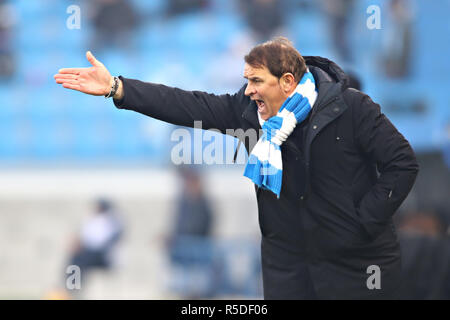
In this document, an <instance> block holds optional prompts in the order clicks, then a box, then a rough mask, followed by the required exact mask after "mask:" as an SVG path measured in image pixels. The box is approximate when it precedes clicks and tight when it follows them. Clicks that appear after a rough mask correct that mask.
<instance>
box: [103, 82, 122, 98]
mask: <svg viewBox="0 0 450 320" xmlns="http://www.w3.org/2000/svg"><path fill="white" fill-rule="evenodd" d="M113 80H114V81H113V84H112V85H111V90H110V91H109V93H108V94H105V98H111V97H114V95H115V94H116V92H117V89H118V88H119V78H118V77H114V78H113Z"/></svg>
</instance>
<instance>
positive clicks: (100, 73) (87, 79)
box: [54, 52, 111, 96]
mask: <svg viewBox="0 0 450 320" xmlns="http://www.w3.org/2000/svg"><path fill="white" fill-rule="evenodd" d="M86 57H87V59H88V60H89V62H90V63H91V64H92V67H90V68H64V69H60V70H59V72H58V74H55V76H54V78H55V80H56V83H59V84H62V85H63V87H64V88H68V89H73V90H77V91H80V92H83V93H87V94H91V95H95V96H100V95H105V94H108V93H109V91H110V88H111V74H110V73H109V71H108V69H106V67H105V66H104V65H103V64H102V63H101V62H100V61H98V60H97V59H95V57H94V56H93V55H92V53H90V52H88V53H87V54H86Z"/></svg>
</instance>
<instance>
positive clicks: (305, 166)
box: [115, 57, 418, 299]
mask: <svg viewBox="0 0 450 320" xmlns="http://www.w3.org/2000/svg"><path fill="white" fill-rule="evenodd" d="M305 61H306V63H307V65H308V67H309V69H310V71H311V72H312V74H313V76H314V78H315V80H316V85H317V87H318V90H319V94H318V97H317V100H316V103H315V104H314V106H313V109H312V111H311V114H310V115H309V116H308V118H307V119H306V120H305V121H304V122H302V123H301V124H298V125H297V127H296V128H295V129H294V131H293V132H292V134H291V135H290V136H289V138H288V139H287V140H286V142H285V143H283V145H282V146H281V150H282V157H283V185H282V190H281V195H280V199H277V198H276V196H275V195H274V194H273V193H271V192H270V191H266V190H263V189H257V190H256V194H257V199H258V213H259V223H260V228H261V232H262V244H261V250H262V268H263V284H264V296H265V298H266V299H302V298H316V297H317V298H320V299H342V298H356V299H365V298H389V297H391V295H392V294H393V292H394V291H395V290H396V288H397V287H398V285H399V280H400V274H399V273H400V270H401V259H400V250H399V243H398V239H397V235H396V233H395V229H394V226H393V223H392V215H393V214H394V212H395V211H396V209H397V208H398V207H399V206H400V204H401V203H402V201H403V200H404V199H405V197H406V196H407V195H408V193H409V191H410V189H411V187H412V185H413V183H414V180H415V178H416V175H417V172H418V164H417V162H416V159H415V155H414V152H413V150H412V149H411V147H410V145H409V143H408V141H407V140H406V139H405V138H404V137H403V136H402V135H401V134H400V133H399V132H398V131H397V130H396V128H395V127H394V126H393V125H392V124H391V122H390V121H389V120H388V119H387V118H386V117H385V116H384V115H383V114H382V113H381V112H380V107H379V105H378V104H376V103H374V102H373V101H372V100H371V99H370V97H368V96H367V95H365V94H363V93H361V92H359V91H357V90H355V89H348V84H347V83H348V78H347V76H346V75H345V74H344V72H343V71H342V70H341V69H340V68H339V67H338V66H337V65H336V64H335V63H333V62H331V61H330V60H328V59H325V58H321V57H305ZM121 79H122V81H123V86H124V92H125V96H124V98H123V99H122V100H121V101H115V105H116V106H117V107H118V108H123V109H130V110H134V111H137V112H140V113H143V114H145V115H148V116H151V117H153V118H156V119H160V120H163V121H166V122H169V123H173V124H177V125H183V126H191V127H192V126H193V123H194V120H202V126H203V128H204V129H210V128H216V129H219V130H220V131H221V132H223V133H225V131H226V129H239V128H241V129H243V130H247V129H249V128H253V129H256V130H258V129H260V125H259V122H258V117H257V107H256V104H255V103H254V102H253V101H251V100H250V99H249V97H246V96H245V95H244V91H245V87H246V86H244V87H243V88H241V90H240V91H239V92H237V93H236V94H233V95H229V94H226V95H213V94H207V93H204V92H199V91H183V90H180V89H177V88H170V87H167V86H164V85H159V84H151V83H144V82H141V81H138V80H131V79H125V78H123V77H121ZM244 142H245V145H246V148H247V151H251V149H252V148H253V146H254V145H250V143H249V141H247V140H246V141H244ZM372 265H375V266H378V267H379V268H380V270H381V277H380V280H381V289H371V290H370V289H368V287H367V281H368V278H369V277H370V276H371V274H370V273H368V268H369V266H372Z"/></svg>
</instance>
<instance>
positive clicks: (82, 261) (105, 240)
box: [69, 199, 123, 288]
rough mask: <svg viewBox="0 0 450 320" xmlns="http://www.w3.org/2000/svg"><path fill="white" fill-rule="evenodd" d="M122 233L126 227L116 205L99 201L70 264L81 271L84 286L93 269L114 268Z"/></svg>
mask: <svg viewBox="0 0 450 320" xmlns="http://www.w3.org/2000/svg"><path fill="white" fill-rule="evenodd" d="M122 232H123V225H122V223H121V221H120V219H119V217H118V214H117V212H116V210H115V208H114V206H113V204H112V203H111V202H110V201H109V200H106V199H99V200H97V202H96V203H95V210H94V211H93V213H92V214H91V215H90V216H89V217H88V218H87V219H86V221H84V223H83V224H82V227H81V231H80V234H79V236H78V237H77V239H76V241H75V245H74V246H73V248H72V252H71V257H70V260H69V265H76V266H78V267H79V268H80V270H81V281H82V282H83V283H84V281H85V278H86V275H87V274H88V272H89V271H90V270H91V269H94V268H97V269H103V270H108V269H110V268H111V267H112V266H113V265H114V263H115V262H116V261H115V254H116V251H115V250H116V246H117V243H118V241H119V240H120V238H121V236H122ZM82 288H83V285H82Z"/></svg>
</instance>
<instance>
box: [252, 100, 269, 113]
mask: <svg viewBox="0 0 450 320" xmlns="http://www.w3.org/2000/svg"><path fill="white" fill-rule="evenodd" d="M255 102H256V105H257V106H258V112H260V113H261V112H263V111H264V108H265V107H266V105H265V103H264V101H263V100H255Z"/></svg>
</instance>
